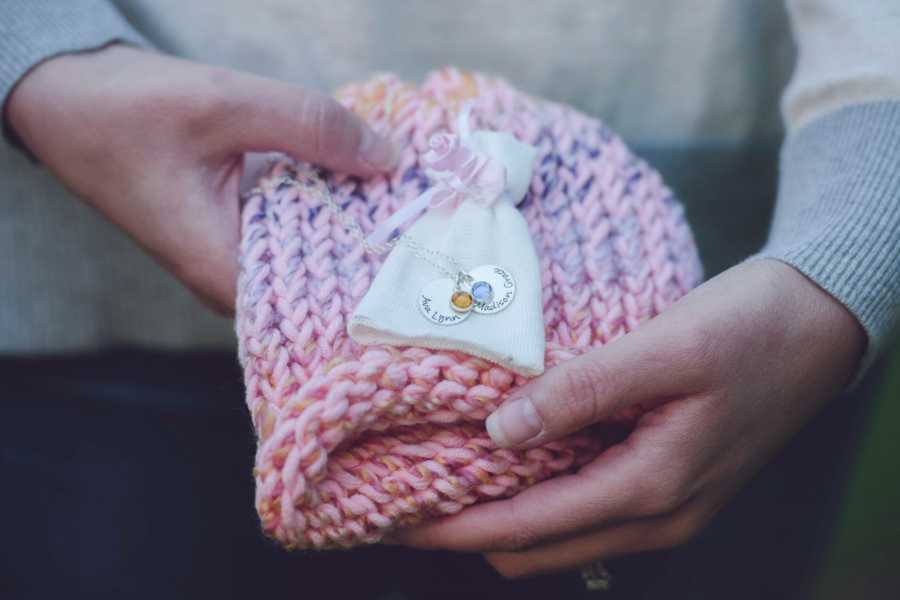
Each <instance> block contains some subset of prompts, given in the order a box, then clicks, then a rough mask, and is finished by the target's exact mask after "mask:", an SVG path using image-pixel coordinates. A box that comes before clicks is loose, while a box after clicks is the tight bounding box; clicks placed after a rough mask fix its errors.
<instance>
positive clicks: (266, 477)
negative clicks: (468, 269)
mask: <svg viewBox="0 0 900 600" xmlns="http://www.w3.org/2000/svg"><path fill="white" fill-rule="evenodd" d="M339 98H340V99H341V101H342V102H344V103H345V105H346V106H348V107H349V108H351V109H352V110H354V111H355V112H356V113H357V114H359V115H360V116H361V117H363V118H364V119H366V120H367V121H368V122H369V123H370V124H371V125H373V126H374V127H375V128H376V129H378V130H380V131H382V132H384V133H386V134H388V135H391V136H392V137H393V139H394V140H395V141H396V142H397V143H398V145H399V146H400V147H401V148H402V158H401V160H400V165H399V167H398V168H397V169H396V170H395V171H394V172H393V173H392V174H391V175H390V176H387V177H376V178H373V179H369V180H366V181H360V180H358V179H355V178H350V177H347V176H343V175H339V174H334V173H325V172H323V171H316V170H313V169H312V168H311V167H309V166H308V165H304V164H298V163H295V162H292V161H290V160H287V159H284V160H282V161H281V162H279V163H277V164H276V165H275V166H274V167H273V168H272V170H271V172H270V173H269V174H268V175H267V176H266V177H264V178H263V180H262V181H261V182H260V188H259V190H258V191H257V192H256V193H253V194H252V195H251V196H249V197H248V199H247V201H246V204H245V205H244V207H243V215H242V219H243V231H242V237H243V239H242V246H241V275H240V283H239V292H238V299H237V333H238V337H239V342H240V360H241V364H242V365H243V367H244V374H245V382H246V388H247V406H248V408H249V409H250V413H251V416H252V419H253V425H254V427H255V429H256V432H257V435H258V436H259V446H258V450H257V453H256V466H255V469H254V476H255V478H256V484H257V488H256V508H257V510H258V512H259V516H260V520H261V522H262V528H263V530H264V531H265V533H266V534H268V535H270V536H272V537H274V538H275V539H277V540H279V541H280V542H281V543H283V544H284V545H286V546H288V547H302V548H310V547H311V548H324V547H335V546H344V547H346V546H352V545H355V544H361V543H372V542H377V541H378V540H379V539H381V537H382V536H383V535H384V534H385V533H387V532H389V531H391V530H392V529H394V528H397V527H403V526H408V525H411V524H414V523H416V522H419V521H420V520H422V519H424V518H429V517H435V516H439V515H446V514H451V513H455V512H457V511H459V510H462V509H463V508H464V507H466V506H468V505H470V504H473V503H476V502H483V501H488V500H493V499H496V498H503V497H508V496H511V495H513V494H515V493H517V492H519V491H521V490H522V489H524V488H526V487H528V486H530V485H533V484H535V483H537V482H539V481H541V480H543V479H546V478H549V477H553V476H554V475H557V474H560V473H564V472H570V471H572V470H574V469H577V468H578V467H579V466H581V465H583V464H585V463H586V462H588V461H590V460H591V459H593V458H594V457H595V456H597V454H599V453H600V452H601V451H602V450H603V449H604V448H605V447H608V446H609V445H610V444H611V443H614V442H615V441H616V440H617V439H620V436H621V435H623V431H624V432H627V429H623V428H624V427H627V423H628V422H630V421H629V419H628V416H624V415H623V418H622V420H621V422H620V423H619V424H615V423H614V424H610V425H608V426H598V427H595V428H592V429H591V430H590V431H585V432H581V433H579V434H576V435H572V436H570V437H568V438H567V439H565V440H562V441H558V442H554V443H551V444H547V445H546V446H543V447H541V448H535V449H532V450H526V451H521V450H509V449H499V448H497V447H496V446H495V445H494V444H493V443H492V442H491V440H490V438H489V437H488V436H487V434H486V433H485V429H484V423H483V421H484V419H485V418H486V417H487V416H488V414H490V412H491V411H493V410H494V409H495V408H497V406H499V405H500V403H501V402H503V400H504V399H505V398H506V397H507V396H509V394H510V393H511V392H513V391H515V389H516V388H517V387H518V386H520V385H522V384H523V383H525V381H526V379H525V378H523V377H521V376H517V375H515V374H513V373H511V372H510V371H508V370H506V369H503V368H501V367H498V366H496V365H494V364H492V363H490V362H487V361H485V360H482V359H478V358H473V357H471V356H467V355H464V354H461V353H457V352H447V351H432V350H426V349H422V348H394V347H387V346H369V347H362V346H359V345H357V344H356V343H354V342H353V341H352V340H351V339H350V338H349V337H348V335H347V331H346V325H347V319H348V317H349V315H350V314H351V313H352V311H353V309H354V307H355V306H356V304H357V303H358V302H359V300H360V299H361V298H362V296H363V295H364V294H365V292H366V290H367V288H368V287H369V284H370V282H371V281H372V279H373V277H374V276H375V274H376V272H377V271H378V268H379V266H380V264H381V260H382V259H381V258H379V257H374V256H371V255H368V254H365V253H364V252H363V249H362V248H361V247H360V244H359V243H358V242H357V240H356V239H354V238H353V237H351V236H350V235H349V234H348V233H347V232H346V231H345V229H344V228H343V227H342V226H341V225H340V223H339V222H338V221H337V219H336V218H335V216H334V214H333V213H332V212H331V211H330V210H328V209H327V208H326V207H324V206H323V205H322V204H321V201H320V199H319V198H318V196H317V195H316V194H313V193H304V189H305V188H304V187H303V185H301V186H300V187H297V186H292V185H285V184H284V183H283V182H281V183H280V181H281V178H282V177H283V176H284V175H285V174H292V175H295V176H296V177H297V178H298V179H300V180H301V181H306V182H307V183H306V185H311V181H312V180H313V178H317V177H324V178H325V181H326V182H327V184H328V185H329V186H330V187H331V190H332V192H333V194H334V198H335V199H336V200H337V201H338V202H339V203H340V204H341V205H342V206H343V207H344V210H345V211H346V212H347V213H349V214H351V215H353V216H354V217H355V218H356V219H357V220H358V221H359V223H360V224H361V225H362V227H363V229H364V230H365V232H366V233H368V232H370V231H371V230H372V229H373V227H374V225H375V224H376V223H378V222H381V221H383V220H384V219H385V218H387V217H388V216H389V215H391V214H392V213H393V212H394V211H396V210H397V209H398V208H399V207H401V206H403V204H404V203H406V202H409V201H411V200H413V199H414V198H416V197H417V196H418V195H419V194H420V193H421V192H422V191H423V189H424V187H425V186H426V185H427V181H428V180H427V177H426V175H425V173H424V165H423V162H422V157H423V156H424V155H425V154H426V153H427V152H428V150H429V139H430V138H431V136H432V134H434V133H437V132H440V131H446V130H449V129H451V128H452V123H453V122H454V119H455V117H456V115H457V112H458V110H459V109H460V106H461V104H462V103H463V102H465V101H467V100H471V101H473V102H474V106H473V112H472V125H473V128H474V127H478V128H484V129H494V130H500V131H508V132H510V133H512V134H513V135H515V136H516V137H517V138H519V139H521V140H523V141H526V142H528V143H530V144H532V145H534V146H536V147H537V148H538V149H539V151H540V155H539V159H538V161H537V163H536V166H535V170H534V176H533V179H532V183H531V189H530V191H529V194H528V196H527V197H526V199H525V200H524V202H523V203H522V205H521V206H520V208H521V210H522V213H523V214H524V215H525V218H526V220H527V222H528V224H529V226H530V229H531V233H532V236H533V239H534V242H535V247H536V249H537V251H538V256H539V257H540V262H541V267H542V271H543V289H544V321H545V327H546V334H547V350H546V364H547V367H548V368H551V367H553V365H556V364H558V363H560V362H562V361H564V360H567V359H569V358H571V357H573V356H576V355H578V354H579V353H581V352H584V351H585V350H587V349H589V348H591V347H593V346H599V345H603V344H605V343H607V342H609V341H611V340H613V339H615V338H617V337H619V336H621V335H624V334H626V333H627V332H629V331H631V330H633V329H635V328H636V327H639V326H640V324H641V323H643V322H644V321H646V320H647V319H650V318H652V317H653V316H654V315H656V314H658V313H659V312H660V311H662V310H664V309H665V308H666V307H668V306H669V305H670V304H672V303H673V302H674V301H675V300H677V299H678V298H679V297H681V296H682V295H683V294H685V293H686V292H687V291H688V290H689V289H691V288H692V287H694V286H695V285H696V284H697V283H698V282H699V281H700V279H701V268H700V263H699V260H698V256H697V252H696V248H695V246H694V242H693V239H692V236H691V233H690V229H689V227H688V224H687V222H686V221H685V219H684V215H683V211H682V208H681V206H680V205H679V204H678V203H677V201H676V200H675V199H674V198H673V196H672V194H671V192H670V191H669V190H668V189H667V188H666V187H665V186H664V185H663V183H662V181H661V180H660V177H659V175H658V174H657V173H656V172H655V171H654V170H653V169H651V168H650V167H649V166H648V165H647V164H645V163H644V162H642V161H641V160H639V159H637V158H636V157H635V156H633V155H632V154H631V153H630V152H629V150H628V149H627V148H626V147H625V145H624V144H623V142H622V141H621V140H620V139H619V138H618V137H617V136H616V135H614V134H613V133H612V132H610V131H609V130H608V129H607V128H606V127H605V126H604V125H603V124H601V123H600V122H598V121H597V120H595V119H592V118H590V117H587V116H585V115H583V114H581V113H579V112H577V111H576V110H574V109H572V108H569V107H566V106H562V105H559V104H555V103H552V102H547V101H543V100H539V99H535V98H532V97H530V96H527V95H525V94H523V93H521V92H519V91H517V90H515V89H514V88H512V87H511V86H509V85H508V84H506V83H505V82H503V81H501V80H498V79H494V78H490V77H487V76H484V75H481V74H471V73H464V72H461V71H458V70H455V69H444V70H441V71H437V72H433V73H431V74H430V75H429V76H428V77H427V78H426V80H425V83H424V84H423V85H422V86H421V87H420V88H416V87H414V86H411V85H408V84H404V83H403V82H401V81H400V80H398V79H397V78H396V77H394V76H391V75H383V76H378V77H376V78H374V79H372V80H370V81H368V82H366V83H363V84H360V85H354V86H350V87H348V88H346V89H345V90H344V91H343V92H342V93H341V94H340V96H339ZM633 417H634V415H631V418H633ZM623 424H624V425H623Z"/></svg>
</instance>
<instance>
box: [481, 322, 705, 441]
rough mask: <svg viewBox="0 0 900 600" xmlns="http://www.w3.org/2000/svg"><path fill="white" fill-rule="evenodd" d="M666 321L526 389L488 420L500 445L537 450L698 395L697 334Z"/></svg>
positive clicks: (567, 365) (577, 360) (583, 357)
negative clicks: (613, 420)
mask: <svg viewBox="0 0 900 600" xmlns="http://www.w3.org/2000/svg"><path fill="white" fill-rule="evenodd" d="M667 317H668V315H661V316H660V317H657V319H655V320H654V321H651V322H650V323H648V324H647V325H645V326H644V328H643V329H640V330H638V331H635V332H632V333H629V334H628V335H626V336H623V337H622V338H619V339H618V340H616V341H614V342H612V343H610V344H609V345H607V346H604V347H602V348H597V349H595V350H592V351H591V352H588V353H586V354H583V355H581V356H579V357H577V358H575V359H572V360H570V361H567V362H565V363H563V364H560V365H558V366H556V367H554V368H552V369H550V370H549V371H547V372H546V373H545V374H544V375H542V376H541V377H538V378H536V379H534V380H533V381H531V382H530V383H529V384H528V385H526V386H524V387H523V388H522V389H520V390H519V391H518V392H517V393H516V394H515V396H514V397H512V398H510V399H509V400H508V401H507V402H505V403H504V404H503V405H502V406H501V407H500V408H498V409H497V410H496V411H494V412H493V413H492V414H491V415H490V416H489V417H488V419H487V421H486V422H485V426H486V428H487V431H488V433H489V434H490V436H491V439H492V440H493V441H494V443H496V444H497V445H498V446H501V447H509V446H525V447H533V446H537V445H540V444H544V443H546V442H548V441H551V440H555V439H558V438H560V437H563V436H565V435H567V434H569V433H571V432H573V431H577V430H579V429H582V428H584V427H586V426H588V425H591V424H593V423H596V422H597V421H600V420H603V419H608V418H610V417H613V416H615V415H618V414H621V413H623V412H624V411H625V410H627V409H635V408H640V409H642V410H648V409H650V408H652V407H654V406H657V405H658V404H660V403H662V402H664V401H666V400H668V399H670V398H672V397H675V396H677V395H679V394H682V393H687V392H688V391H691V390H692V383H694V382H695V381H698V376H699V374H700V370H699V369H698V368H697V365H698V364H699V361H697V360H695V359H696V358H697V354H698V353H702V352H703V350H702V349H698V348H695V347H694V346H702V341H701V342H694V341H692V340H694V339H696V338H698V337H699V336H698V335H697V334H695V333H691V332H688V331H686V329H687V327H686V326H684V325H682V324H681V323H682V321H683V320H682V319H680V318H678V317H677V316H676V317H668V318H667Z"/></svg>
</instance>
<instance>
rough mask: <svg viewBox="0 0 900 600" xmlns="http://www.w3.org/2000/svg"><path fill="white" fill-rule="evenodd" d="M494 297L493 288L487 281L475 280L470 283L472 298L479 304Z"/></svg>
mask: <svg viewBox="0 0 900 600" xmlns="http://www.w3.org/2000/svg"><path fill="white" fill-rule="evenodd" d="M493 297H494V288H492V287H491V284H489V283H488V282H487V281H476V282H475V283H474V284H472V298H474V299H475V302H477V303H479V304H486V303H488V302H490V301H491V299H492V298H493Z"/></svg>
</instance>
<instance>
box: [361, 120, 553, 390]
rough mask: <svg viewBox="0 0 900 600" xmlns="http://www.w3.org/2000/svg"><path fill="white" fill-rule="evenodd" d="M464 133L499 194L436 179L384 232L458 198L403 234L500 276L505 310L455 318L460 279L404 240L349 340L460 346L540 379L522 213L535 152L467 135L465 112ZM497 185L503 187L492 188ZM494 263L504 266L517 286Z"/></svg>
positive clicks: (537, 319)
mask: <svg viewBox="0 0 900 600" xmlns="http://www.w3.org/2000/svg"><path fill="white" fill-rule="evenodd" d="M458 130H459V138H458V142H459V145H460V146H462V147H463V148H465V149H467V150H468V151H470V152H471V153H472V155H474V156H477V157H479V158H480V159H481V160H482V163H480V164H482V165H485V164H487V166H486V168H485V169H483V170H482V171H483V172H486V171H488V170H491V169H493V170H492V173H495V174H496V173H502V175H501V176H502V180H499V179H497V178H496V177H494V178H491V177H488V178H487V179H491V185H489V186H486V187H488V188H490V189H493V190H494V192H496V193H491V194H489V196H490V197H488V198H487V199H486V198H485V194H483V193H479V192H478V189H479V188H478V187H477V185H474V186H470V187H466V185H465V182H463V183H462V184H461V183H460V179H459V178H456V177H451V178H449V179H448V178H443V179H442V178H441V175H442V173H438V174H436V181H435V185H434V186H433V187H432V188H431V189H429V190H428V191H427V192H426V193H425V194H424V195H423V197H421V198H419V199H418V200H417V201H414V202H412V203H410V205H408V207H404V209H401V211H399V212H400V213H406V214H398V215H397V216H396V218H395V217H392V219H391V221H392V223H387V224H385V225H384V226H382V227H379V229H380V230H381V231H382V232H383V231H385V230H391V229H393V228H394V226H396V225H398V224H400V223H401V222H403V221H404V220H408V219H407V217H412V216H414V214H415V213H417V212H418V211H420V210H421V209H422V208H424V207H425V206H427V204H428V202H429V199H430V198H433V197H435V196H436V195H440V194H444V195H454V196H455V198H456V199H457V201H456V202H453V201H448V202H445V203H443V204H442V205H440V206H437V207H433V208H431V209H429V210H428V211H427V212H426V213H425V214H424V215H423V216H422V217H420V218H419V219H418V221H416V222H415V223H414V224H413V225H412V226H411V227H410V228H409V230H408V231H407V232H406V235H407V236H408V238H411V239H412V240H414V241H415V242H416V243H418V244H421V246H424V247H425V248H427V249H430V250H432V251H436V252H438V253H440V255H444V256H449V257H452V258H453V259H454V261H455V262H456V263H457V264H458V265H459V266H460V267H461V268H462V269H463V270H465V271H469V272H474V273H488V275H489V277H488V278H489V279H490V275H491V274H494V275H493V279H492V283H493V302H494V304H493V305H494V306H495V307H496V306H499V305H501V303H503V302H504V301H506V302H508V305H507V306H504V308H503V309H502V310H500V311H499V312H493V313H491V314H482V313H480V312H476V311H472V312H470V313H468V314H466V315H465V316H464V317H459V318H456V317H454V316H453V315H455V314H456V313H455V312H454V311H452V310H451V309H450V307H449V304H448V303H449V300H450V298H449V296H450V294H451V293H452V291H453V286H454V282H453V281H452V280H450V279H449V278H448V275H447V274H446V273H442V272H441V271H440V270H439V269H437V268H436V267H435V266H434V265H433V264H432V261H427V260H423V258H422V257H421V256H417V253H418V254H422V252H421V251H419V252H416V251H415V250H414V249H411V248H410V247H409V246H407V245H404V244H398V245H396V246H395V247H394V249H393V250H392V251H391V254H390V256H388V258H387V259H386V260H385V262H384V265H383V266H382V267H381V269H380V270H379V272H378V274H377V276H376V277H375V280H374V281H373V282H372V285H371V287H370V288H369V290H368V292H367V293H366V295H365V296H364V297H363V299H362V300H361V301H360V303H359V305H358V306H357V307H356V310H355V312H354V313H353V315H352V316H351V318H350V322H349V325H348V329H349V334H350V336H351V337H352V338H353V339H354V340H355V341H356V342H358V343H360V344H387V345H391V346H419V347H424V348H431V349H435V350H458V351H460V352H465V353H466V354H470V355H472V356H477V357H480V358H484V359H487V360H490V361H492V362H495V363H497V364H499V365H502V366H504V367H507V368H509V369H510V370H512V371H514V372H516V373H519V374H522V375H539V374H541V373H542V372H543V371H544V345H545V339H544V335H545V334H544V318H543V315H544V313H543V300H542V287H541V271H540V266H539V264H538V258H537V253H536V252H535V249H534V243H533V241H532V239H531V235H530V233H529V230H528V225H527V223H526V222H525V219H524V217H523V216H522V214H521V213H520V212H519V210H518V209H517V208H516V205H517V204H519V203H520V202H521V201H522V200H523V199H524V197H525V194H526V193H527V191H528V188H529V186H530V183H531V174H532V165H533V162H534V160H535V157H536V153H537V151H536V150H535V149H534V148H533V147H531V146H529V145H527V144H524V143H522V142H519V141H518V140H516V139H515V138H514V137H513V136H511V135H510V134H507V133H498V132H493V131H475V132H470V131H469V130H468V110H463V112H462V114H461V115H460V118H459V125H458ZM451 137H452V136H451ZM451 180H452V181H451ZM497 181H499V182H500V185H499V186H497V185H493V184H495V183H497ZM425 196H427V197H425ZM494 196H496V197H495V198H494ZM376 233H377V232H376ZM379 235H380V234H379ZM488 267H499V268H500V271H504V272H505V273H506V274H507V275H509V276H511V279H512V281H509V279H508V278H507V277H506V275H502V274H499V273H500V271H496V270H495V269H488ZM442 279H443V280H445V281H444V282H443V283H441V284H436V283H435V282H436V281H438V280H442ZM476 279H478V278H477V277H476ZM513 290H514V294H513V295H510V293H511V292H512V291H513ZM423 306H424V308H423ZM486 306H490V305H486ZM437 313H440V315H443V314H447V315H448V316H449V317H450V319H449V320H450V321H452V324H437V323H436V322H435V321H436V320H440V318H429V317H428V316H426V314H433V315H436V316H437V317H440V315H438V314H437Z"/></svg>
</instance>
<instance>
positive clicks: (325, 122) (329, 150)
mask: <svg viewBox="0 0 900 600" xmlns="http://www.w3.org/2000/svg"><path fill="white" fill-rule="evenodd" d="M302 106H303V108H302V112H301V115H300V118H301V120H302V122H303V123H305V124H306V129H307V131H308V132H309V136H310V137H309V139H308V140H306V142H307V144H308V146H309V149H310V151H312V153H313V154H315V155H316V156H328V155H332V154H335V153H337V152H339V151H341V150H342V146H343V144H344V141H345V140H346V137H347V124H346V119H345V115H344V112H343V109H342V108H341V106H340V105H339V104H338V103H337V102H335V101H333V100H332V99H330V98H328V97H326V96H323V95H321V94H316V93H310V94H308V95H307V96H306V97H305V99H304V101H303V105H302Z"/></svg>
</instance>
